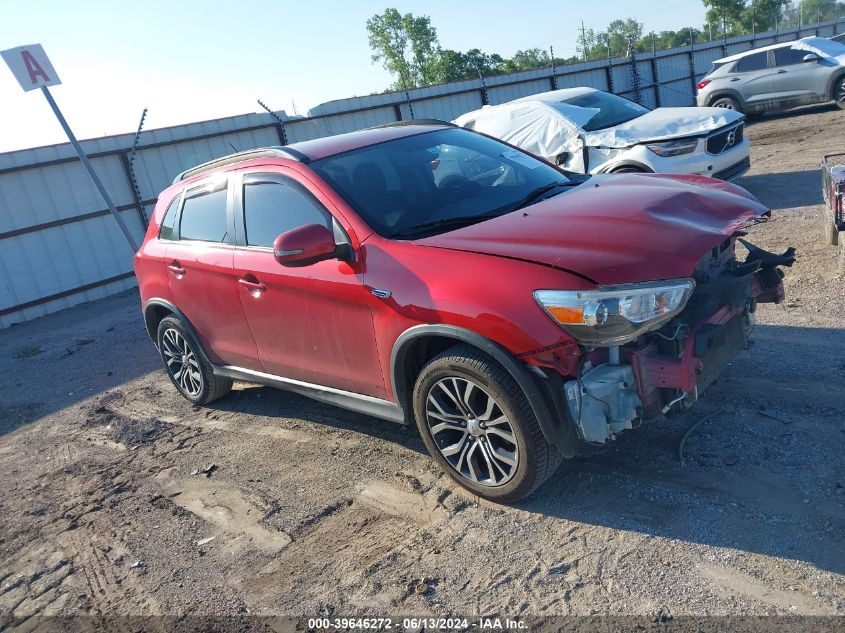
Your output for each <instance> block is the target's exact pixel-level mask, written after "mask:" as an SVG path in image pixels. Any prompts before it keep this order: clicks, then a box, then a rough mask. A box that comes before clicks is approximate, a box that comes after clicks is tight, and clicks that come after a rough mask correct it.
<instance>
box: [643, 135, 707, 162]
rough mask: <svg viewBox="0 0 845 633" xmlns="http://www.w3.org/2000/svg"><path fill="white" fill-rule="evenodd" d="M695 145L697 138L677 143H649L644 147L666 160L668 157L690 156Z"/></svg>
mask: <svg viewBox="0 0 845 633" xmlns="http://www.w3.org/2000/svg"><path fill="white" fill-rule="evenodd" d="M697 145H698V139H697V138H687V139H682V140H679V141H666V142H664V143H649V144H648V145H646V147H647V148H649V149H650V150H651V151H652V152H654V153H655V154H657V155H658V156H662V157H663V158H668V157H670V156H683V155H684V154H692V153H693V152H694V151H695V148H696V146H697Z"/></svg>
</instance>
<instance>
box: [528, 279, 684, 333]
mask: <svg viewBox="0 0 845 633" xmlns="http://www.w3.org/2000/svg"><path fill="white" fill-rule="evenodd" d="M693 288H695V282H694V281H693V280H692V279H680V280H677V281H668V282H653V283H642V284H630V285H624V286H605V287H604V288H600V289H598V290H537V291H535V292H534V298H535V299H536V300H537V303H539V304H540V306H541V307H542V308H543V309H544V310H545V311H546V312H547V313H548V315H549V316H551V317H552V318H553V319H554V320H555V321H557V322H558V323H559V324H560V326H561V327H562V328H563V329H564V330H566V331H567V332H569V333H570V334H571V335H572V336H573V337H575V338H576V339H577V340H578V342H579V343H582V344H583V345H588V346H593V347H609V346H611V345H623V344H625V343H628V342H630V341H633V340H634V339H635V338H637V337H638V336H640V335H641V334H644V333H646V332H651V331H652V330H656V329H658V328H659V327H660V326H661V325H662V324H663V323H665V322H666V321H668V320H669V319H671V318H672V317H673V316H675V315H676V314H678V313H679V312H680V311H681V310H683V309H684V306H685V305H686V303H687V300H688V299H689V297H690V295H691V294H692V291H693Z"/></svg>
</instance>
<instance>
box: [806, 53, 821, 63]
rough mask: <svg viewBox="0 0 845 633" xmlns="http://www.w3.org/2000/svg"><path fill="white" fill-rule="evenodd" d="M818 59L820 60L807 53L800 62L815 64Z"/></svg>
mask: <svg viewBox="0 0 845 633" xmlns="http://www.w3.org/2000/svg"><path fill="white" fill-rule="evenodd" d="M820 59H821V57H819V56H818V55H816V54H815V53H807V54H806V55H804V57H802V58H801V61H802V62H817V61H819V60H820Z"/></svg>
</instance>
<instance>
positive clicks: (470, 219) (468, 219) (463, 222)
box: [390, 212, 503, 237]
mask: <svg viewBox="0 0 845 633" xmlns="http://www.w3.org/2000/svg"><path fill="white" fill-rule="evenodd" d="M500 215H503V214H502V212H497V213H485V214H482V215H463V216H461V217H458V218H446V219H443V220H431V221H430V222H423V223H422V224H414V225H413V226H406V227H405V228H404V229H400V230H398V231H396V232H395V233H391V234H390V237H408V236H411V235H416V234H417V233H425V232H428V231H433V230H436V229H447V228H448V229H455V228H459V227H462V226H469V225H470V224H477V223H478V222H483V221H484V220H490V219H492V218H496V217H499V216H500Z"/></svg>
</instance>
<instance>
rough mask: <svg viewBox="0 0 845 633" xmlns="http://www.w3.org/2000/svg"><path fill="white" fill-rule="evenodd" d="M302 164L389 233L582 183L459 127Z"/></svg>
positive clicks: (449, 221)
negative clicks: (306, 164)
mask: <svg viewBox="0 0 845 633" xmlns="http://www.w3.org/2000/svg"><path fill="white" fill-rule="evenodd" d="M310 166H311V167H312V168H313V169H314V171H315V172H317V173H318V174H319V175H320V176H322V177H323V178H324V179H325V180H326V181H327V182H328V183H329V184H330V185H331V186H332V187H333V188H334V189H335V190H336V191H337V192H338V193H339V194H340V195H341V196H343V197H344V199H345V200H346V201H347V202H348V203H349V204H350V206H352V208H353V209H355V210H356V211H357V212H358V214H359V215H360V216H361V217H362V218H363V219H364V220H365V221H366V222H367V223H368V224H369V225H370V226H371V227H372V228H373V229H374V230H375V231H376V232H377V233H379V234H380V235H383V236H385V237H395V238H413V237H421V236H424V235H431V234H434V233H442V232H444V231H447V230H451V229H454V228H459V227H460V226H461V225H462V224H463V225H466V224H472V223H474V222H481V221H483V220H485V219H489V218H491V217H495V216H497V215H503V214H505V213H508V212H510V211H513V210H515V209H516V207H518V206H520V205H522V206H525V205H528V204H531V203H533V202H536V201H538V200H540V199H543V198H544V197H549V196H552V195H557V194H559V193H561V192H563V191H565V188H564V187H563V186H558V185H568V184H575V183H576V182H581V181H582V180H583V178H578V179H577V180H576V181H573V180H572V178H577V177H576V176H574V175H573V176H571V177H569V178H567V176H566V175H564V174H563V173H562V172H561V171H559V170H558V169H555V168H554V167H552V166H551V165H548V164H546V163H544V162H542V161H540V160H538V159H536V158H534V157H533V156H531V155H529V154H526V153H524V152H521V151H519V150H515V149H513V148H511V147H508V146H507V145H504V144H503V143H500V142H499V141H496V140H493V139H491V138H488V137H486V136H482V135H480V134H476V133H474V132H469V131H467V130H463V129H459V128H449V129H442V130H436V131H433V132H425V133H422V134H416V135H414V136H406V137H404V138H399V139H396V140H393V141H388V142H386V143H379V144H377V145H371V146H369V147H362V148H360V149H356V150H352V151H349V152H344V153H342V154H337V155H335V156H329V157H327V158H323V159H320V160H317V161H314V162H313V163H311V165H310Z"/></svg>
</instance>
